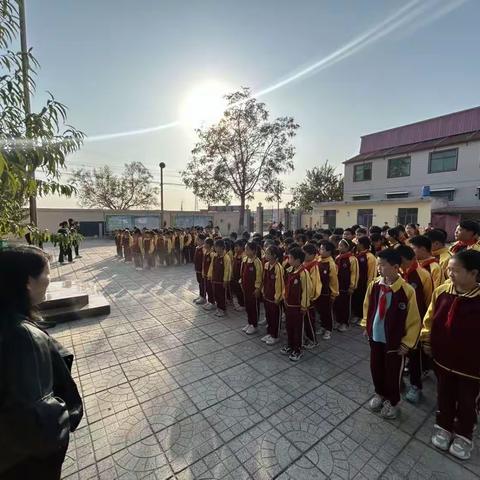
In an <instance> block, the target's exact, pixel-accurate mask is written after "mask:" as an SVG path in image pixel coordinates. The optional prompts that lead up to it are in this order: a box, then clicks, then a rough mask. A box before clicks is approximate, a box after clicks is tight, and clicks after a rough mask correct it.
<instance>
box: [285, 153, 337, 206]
mask: <svg viewBox="0 0 480 480" xmlns="http://www.w3.org/2000/svg"><path fill="white" fill-rule="evenodd" d="M292 194H293V200H292V201H291V203H290V205H291V206H292V207H295V208H299V209H301V210H305V211H307V212H309V211H311V210H312V208H313V206H314V204H315V203H320V202H333V201H336V200H342V199H343V176H342V175H341V174H338V173H336V172H335V167H334V166H333V165H331V164H330V163H329V162H328V160H326V161H325V163H324V164H323V165H321V166H320V167H314V168H312V170H307V173H306V177H305V180H303V181H302V182H300V183H299V184H298V185H297V186H296V187H294V188H293V190H292Z"/></svg>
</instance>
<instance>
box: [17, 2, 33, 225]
mask: <svg viewBox="0 0 480 480" xmlns="http://www.w3.org/2000/svg"><path fill="white" fill-rule="evenodd" d="M18 16H19V23H20V47H21V51H22V83H23V110H24V113H25V117H26V118H28V117H29V116H30V114H31V113H32V108H31V105H30V85H29V84H28V70H29V66H28V45H27V23H26V18H25V0H18ZM25 128H26V136H27V138H30V128H29V125H28V121H27V123H26V125H25ZM28 169H30V171H29V172H28V173H29V175H30V178H31V179H32V180H35V165H34V164H33V161H32V165H30V166H28V165H27V171H28ZM29 206H30V222H31V223H32V224H33V225H35V226H36V225H37V223H38V222H37V197H36V195H35V194H34V195H32V196H31V197H30V199H29Z"/></svg>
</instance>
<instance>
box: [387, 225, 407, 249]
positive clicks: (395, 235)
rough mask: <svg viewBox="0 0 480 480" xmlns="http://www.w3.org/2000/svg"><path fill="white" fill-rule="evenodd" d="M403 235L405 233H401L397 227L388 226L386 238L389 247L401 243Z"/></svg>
mask: <svg viewBox="0 0 480 480" xmlns="http://www.w3.org/2000/svg"><path fill="white" fill-rule="evenodd" d="M405 237H406V235H404V234H403V232H402V230H401V229H400V228H399V227H393V228H389V229H388V231H387V240H388V244H389V247H391V248H397V247H398V246H400V245H403V244H404V242H405Z"/></svg>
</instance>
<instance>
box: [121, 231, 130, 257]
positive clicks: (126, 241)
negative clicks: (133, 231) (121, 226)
mask: <svg viewBox="0 0 480 480" xmlns="http://www.w3.org/2000/svg"><path fill="white" fill-rule="evenodd" d="M132 243H133V238H132V236H131V235H130V231H129V230H128V228H126V229H125V230H124V231H123V234H122V247H123V258H124V259H125V263H127V262H131V261H132Z"/></svg>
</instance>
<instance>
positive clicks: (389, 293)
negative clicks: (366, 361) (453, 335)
mask: <svg viewBox="0 0 480 480" xmlns="http://www.w3.org/2000/svg"><path fill="white" fill-rule="evenodd" d="M401 262H402V259H401V257H400V255H399V254H398V252H397V249H394V248H387V249H385V250H382V251H381V252H379V254H378V269H379V273H380V277H379V278H377V279H375V280H374V281H373V282H371V283H370V285H369V286H368V288H367V294H366V295H365V303H364V305H363V319H362V322H361V325H362V326H363V327H365V336H366V337H367V338H368V340H369V343H370V370H371V373H372V380H373V385H374V387H375V395H374V397H373V398H372V399H371V400H370V402H369V407H370V410H372V411H373V412H380V415H381V416H382V417H383V418H385V419H387V420H393V419H395V418H397V416H398V413H399V409H398V403H399V402H400V380H401V377H402V372H403V366H404V363H405V361H404V357H405V355H407V354H408V352H409V350H411V349H412V348H415V346H416V345H417V343H418V337H419V334H420V327H421V318H420V314H419V313H418V307H417V299H416V297H415V291H414V289H413V287H411V286H410V285H409V284H408V283H407V282H406V281H405V280H404V279H403V278H402V277H401V276H400V275H399V270H400V264H401Z"/></svg>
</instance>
